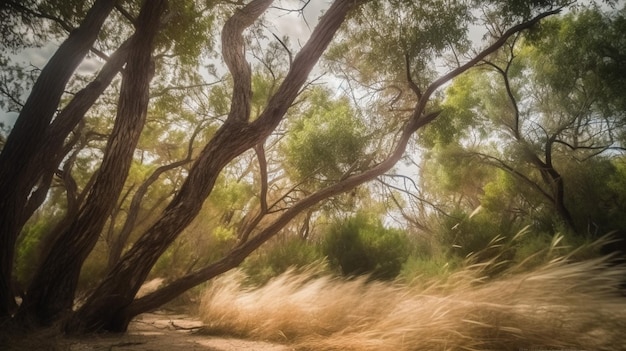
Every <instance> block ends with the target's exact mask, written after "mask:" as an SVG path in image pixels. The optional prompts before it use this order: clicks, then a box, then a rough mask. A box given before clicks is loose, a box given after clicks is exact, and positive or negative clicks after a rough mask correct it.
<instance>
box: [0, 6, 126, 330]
mask: <svg viewBox="0 0 626 351" xmlns="http://www.w3.org/2000/svg"><path fill="white" fill-rule="evenodd" d="M116 2H117V1H116V0H98V1H96V2H95V3H94V5H93V6H92V7H91V9H90V10H89V12H88V13H87V15H86V17H85V20H84V21H83V22H82V24H81V25H80V27H79V28H77V29H76V30H74V31H72V33H71V34H70V36H69V37H68V38H67V40H65V41H64V42H63V44H61V46H60V47H59V49H58V50H57V51H56V53H55V54H54V55H53V56H52V58H50V61H48V63H47V64H46V66H45V67H44V68H43V70H42V71H41V74H40V75H39V78H38V79H37V82H36V83H35V85H34V86H33V89H32V91H31V93H30V95H29V97H28V99H27V100H26V103H25V104H24V107H23V108H22V111H21V112H20V115H19V117H18V119H17V121H16V122H15V125H14V126H13V130H12V131H11V134H10V135H9V137H8V139H7V141H6V144H5V145H4V149H3V150H2V153H1V154H0V194H2V196H1V197H0V265H1V267H2V268H1V272H0V318H2V317H8V316H9V315H10V314H11V311H12V309H13V307H14V306H15V301H14V298H13V294H12V292H11V274H12V270H13V259H14V251H15V243H16V240H17V236H18V234H19V232H20V231H21V228H22V226H23V224H24V222H25V221H26V218H25V215H24V213H23V211H24V210H25V208H26V204H27V202H28V198H29V196H30V194H31V191H32V190H33V187H34V186H35V184H36V182H37V181H38V179H33V177H32V176H31V175H32V174H34V173H36V172H34V168H37V167H40V165H37V164H35V163H33V162H32V160H33V158H34V157H35V156H36V155H37V154H39V153H42V152H43V151H44V150H42V148H41V147H42V141H43V138H44V136H45V133H46V130H47V128H48V125H49V123H50V121H51V120H52V117H53V115H54V113H55V111H56V109H57V107H58V105H59V101H60V99H61V95H62V94H63V91H64V88H65V85H66V84H67V82H68V81H69V79H70V77H71V75H72V74H73V72H74V70H75V69H76V68H77V67H78V65H79V64H80V63H81V62H82V60H83V58H84V57H85V55H86V54H87V52H88V51H89V50H90V49H91V47H92V46H93V43H94V42H95V40H96V39H97V37H98V34H99V33H100V28H101V27H102V24H103V23H104V21H105V20H106V18H107V17H108V15H109V13H110V12H111V11H112V10H113V7H114V5H115V3H116Z"/></svg>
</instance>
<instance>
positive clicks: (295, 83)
mask: <svg viewBox="0 0 626 351" xmlns="http://www.w3.org/2000/svg"><path fill="white" fill-rule="evenodd" d="M271 2H272V1H271V0H255V1H252V2H250V3H249V4H248V5H246V6H245V7H244V8H243V9H241V10H238V11H237V12H236V13H235V14H234V15H233V17H232V18H231V19H229V20H228V21H227V23H226V24H225V26H224V30H223V33H222V50H223V54H224V60H225V62H226V64H227V66H228V68H229V70H230V71H231V74H232V75H233V82H234V87H233V96H232V105H231V111H230V113H229V116H228V118H227V120H226V122H225V123H224V125H223V126H222V127H221V128H220V129H219V130H218V131H217V132H216V134H215V136H214V137H213V138H212V139H211V141H210V142H209V143H208V144H207V146H206V147H205V148H204V150H203V151H202V153H201V154H200V156H199V157H198V159H197V160H196V162H195V163H194V165H193V166H192V168H191V170H190V171H189V176H188V177H187V179H186V180H185V183H184V184H183V186H182V187H181V189H180V191H179V192H178V194H177V195H176V197H175V198H174V199H173V200H172V202H171V203H170V204H169V205H168V206H167V208H166V209H165V210H164V213H163V214H162V216H161V218H160V219H159V220H157V222H156V223H155V224H154V225H153V226H152V227H150V228H149V229H148V230H147V231H146V232H145V233H144V234H143V235H142V236H141V237H140V238H139V240H138V241H137V242H136V243H135V244H134V245H133V247H132V248H131V249H130V250H129V251H128V252H127V253H126V254H125V255H124V257H123V258H122V260H121V261H120V262H119V263H118V264H117V265H116V266H115V267H114V268H113V269H112V270H111V272H109V274H108V275H107V276H106V278H105V279H104V280H103V281H102V282H101V283H100V284H99V286H98V288H97V289H96V290H95V291H94V293H93V294H92V295H91V296H90V297H89V298H88V299H87V301H86V302H85V304H84V305H83V306H82V307H81V308H80V309H79V310H78V311H77V313H76V314H75V315H74V318H72V320H71V322H70V323H68V325H67V328H66V330H67V331H68V332H71V331H80V332H88V331H96V330H108V331H116V332H122V331H125V330H126V328H127V326H128V323H129V322H130V320H131V319H132V317H134V316H135V315H136V312H135V311H136V310H129V309H128V307H129V306H130V305H131V303H132V302H133V299H134V297H135V295H136V293H137V291H138V290H139V287H140V286H141V284H142V283H143V281H144V280H145V278H146V277H147V275H148V273H149V272H150V270H151V268H152V266H153V265H154V264H155V263H156V261H157V260H158V258H159V257H160V255H161V254H162V253H163V252H165V250H166V249H167V248H168V247H169V245H170V244H171V243H172V242H173V241H174V240H175V239H176V238H177V237H178V235H179V234H180V233H181V232H182V230H183V229H184V228H185V227H186V226H187V225H189V223H191V221H192V220H193V219H194V218H195V216H196V215H197V214H198V212H199V211H200V209H201V207H202V204H203V202H204V200H205V199H206V197H207V196H208V195H209V194H210V193H211V190H212V189H213V186H214V184H215V181H216V179H217V176H218V175H219V173H220V171H221V170H222V169H223V168H224V167H225V166H226V165H227V164H228V163H229V162H230V161H232V160H233V159H234V158H235V157H237V156H238V155H240V154H241V153H243V152H244V151H246V150H249V149H251V148H253V147H254V146H255V145H257V144H258V143H259V142H260V141H262V140H264V139H265V138H266V137H267V136H268V135H269V134H270V133H271V132H272V131H273V130H274V129H275V128H276V126H277V125H278V124H279V123H280V121H281V120H282V118H283V116H284V115H285V113H286V112H287V109H288V108H289V106H291V104H292V103H293V101H294V100H295V98H296V97H297V95H298V92H299V90H300V89H301V87H302V86H303V85H304V83H305V82H306V79H307V77H308V75H309V73H310V71H311V70H312V68H313V66H314V65H315V64H316V63H317V61H318V60H319V58H320V57H321V55H322V53H323V52H324V51H325V49H326V47H327V46H328V44H329V43H330V41H331V40H332V38H333V36H334V34H335V32H336V31H337V30H338V29H339V27H340V26H341V24H342V23H343V22H344V20H345V18H346V15H347V13H348V12H349V11H351V10H352V9H353V8H355V7H356V6H358V5H359V4H360V3H361V1H335V2H334V3H333V5H332V6H331V7H330V8H329V9H328V11H327V12H326V14H325V15H324V16H323V17H322V18H321V19H320V22H319V24H318V26H317V27H316V28H315V30H314V31H313V33H312V35H311V38H310V39H309V41H308V42H307V43H306V44H305V46H304V47H303V48H302V50H301V51H300V52H299V53H298V55H297V56H296V58H295V59H294V61H293V64H292V67H291V68H290V71H289V73H288V74H287V76H286V77H285V80H284V81H283V82H282V84H281V86H280V87H279V89H278V91H277V93H276V94H275V95H274V96H273V97H272V98H271V99H270V101H269V103H268V106H267V107H266V109H265V110H264V112H263V113H262V114H261V115H260V116H259V118H258V119H257V120H255V121H253V122H249V121H248V119H249V115H250V99H251V96H252V94H251V93H252V91H251V83H250V82H251V74H250V67H249V65H248V63H247V62H246V61H245V56H244V40H243V37H242V32H243V30H244V29H245V28H247V27H249V26H250V25H251V24H252V23H253V22H254V21H255V20H256V18H258V16H260V15H261V14H262V13H263V12H264V11H265V10H266V9H267V7H268V6H269V5H270V4H271ZM172 294H173V296H176V295H178V294H180V292H177V291H174V292H173V293H172ZM173 296H172V297H173ZM142 312H143V311H142ZM139 313H141V312H139Z"/></svg>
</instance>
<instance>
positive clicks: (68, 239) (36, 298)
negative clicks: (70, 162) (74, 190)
mask: <svg viewBox="0 0 626 351" xmlns="http://www.w3.org/2000/svg"><path fill="white" fill-rule="evenodd" d="M166 6H167V0H154V1H146V2H144V5H143V6H142V10H141V12H140V14H139V17H138V19H137V30H136V34H135V36H134V38H133V40H132V46H131V49H130V51H129V53H128V60H127V67H126V72H125V73H124V77H123V80H122V86H121V90H120V98H119V103H118V112H117V116H116V120H115V125H114V127H113V131H112V133H111V137H110V138H109V141H108V143H107V147H106V150H105V154H104V158H103V160H102V165H101V167H100V170H99V172H98V175H97V179H96V182H95V183H94V185H93V187H92V189H91V191H90V193H89V196H88V198H87V200H86V202H85V205H84V206H83V207H82V208H81V209H80V211H79V214H78V217H77V218H76V219H75V220H74V221H72V223H71V224H69V226H68V227H67V228H66V229H65V230H64V231H63V232H62V233H61V234H60V235H59V236H58V238H56V241H55V242H54V244H53V246H52V248H51V249H50V251H49V254H48V255H47V256H46V258H45V259H44V261H43V263H42V264H41V266H40V267H39V269H38V270H37V272H36V273H35V276H34V278H33V281H32V283H31V285H30V287H29V288H28V292H27V295H26V297H25V299H24V301H23V303H22V305H21V306H20V309H19V311H18V319H20V320H21V321H24V322H26V323H34V324H39V325H47V324H50V323H51V322H54V321H55V320H58V319H59V318H62V317H64V315H65V314H66V313H68V312H69V311H71V309H72V306H73V303H74V294H75V290H76V286H77V284H78V277H79V275H80V270H81V267H82V264H83V262H84V260H85V259H86V258H87V256H88V255H89V253H90V252H91V250H92V249H93V247H94V245H95V244H96V242H97V241H98V238H99V235H100V233H101V232H102V229H103V227H104V225H105V223H106V221H107V217H108V215H109V213H110V212H111V210H112V209H113V208H114V206H115V205H116V203H117V199H118V197H119V194H120V193H121V191H122V189H123V186H124V182H125V180H126V176H127V175H128V171H129V169H130V165H131V162H132V159H133V154H134V151H135V147H136V145H137V142H138V140H139V136H140V135H141V131H142V130H143V126H144V124H145V119H146V113H147V106H148V102H149V85H150V81H151V78H152V76H153V74H154V63H153V62H152V50H153V42H154V38H155V36H156V34H157V32H158V30H159V22H160V18H161V15H162V13H163V12H164V11H165V8H166Z"/></svg>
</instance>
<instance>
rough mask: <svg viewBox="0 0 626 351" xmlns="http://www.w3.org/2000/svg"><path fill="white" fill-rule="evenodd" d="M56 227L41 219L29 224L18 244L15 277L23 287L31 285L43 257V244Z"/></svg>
mask: <svg viewBox="0 0 626 351" xmlns="http://www.w3.org/2000/svg"><path fill="white" fill-rule="evenodd" d="M53 227H54V223H52V222H51V221H49V220H46V219H39V220H36V221H32V222H31V223H28V224H27V225H26V226H25V227H24V230H23V231H22V234H21V235H20V237H19V240H18V242H17V251H16V253H15V254H16V257H15V277H16V278H17V281H18V282H20V284H21V285H22V286H26V285H27V284H29V283H30V280H31V278H32V276H33V274H34V273H35V270H36V269H37V265H38V264H39V259H40V256H41V249H42V247H41V245H40V244H41V242H42V240H44V238H45V236H46V234H48V232H49V231H50V230H51V229H52V228H53Z"/></svg>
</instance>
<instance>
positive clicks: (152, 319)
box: [16, 312, 293, 351]
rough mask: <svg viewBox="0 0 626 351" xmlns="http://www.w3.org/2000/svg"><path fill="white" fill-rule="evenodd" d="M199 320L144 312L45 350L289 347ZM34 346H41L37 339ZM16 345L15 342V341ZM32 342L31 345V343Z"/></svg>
mask: <svg viewBox="0 0 626 351" xmlns="http://www.w3.org/2000/svg"><path fill="white" fill-rule="evenodd" d="M201 325H202V323H201V322H200V321H199V320H198V319H196V318H193V317H190V316H189V315H186V314H169V313H162V312H156V313H146V314H143V315H141V316H139V317H138V318H137V319H136V320H134V321H133V322H131V324H130V326H129V330H128V332H127V333H126V334H124V335H94V336H88V337H81V338H54V340H49V342H50V344H54V346H52V345H50V346H51V347H46V348H45V349H46V350H55V351H56V350H60V351H66V350H67V351H170V350H173V351H188V350H189V351H292V350H293V349H292V348H290V347H288V346H285V345H279V344H272V343H266V342H260V341H249V340H242V339H235V338H226V337H214V336H210V335H202V334H198V333H194V331H197V329H198V327H200V326H201ZM38 344H39V345H37V347H39V346H43V345H41V343H38ZM16 346H17V345H16ZM31 346H34V345H31Z"/></svg>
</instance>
